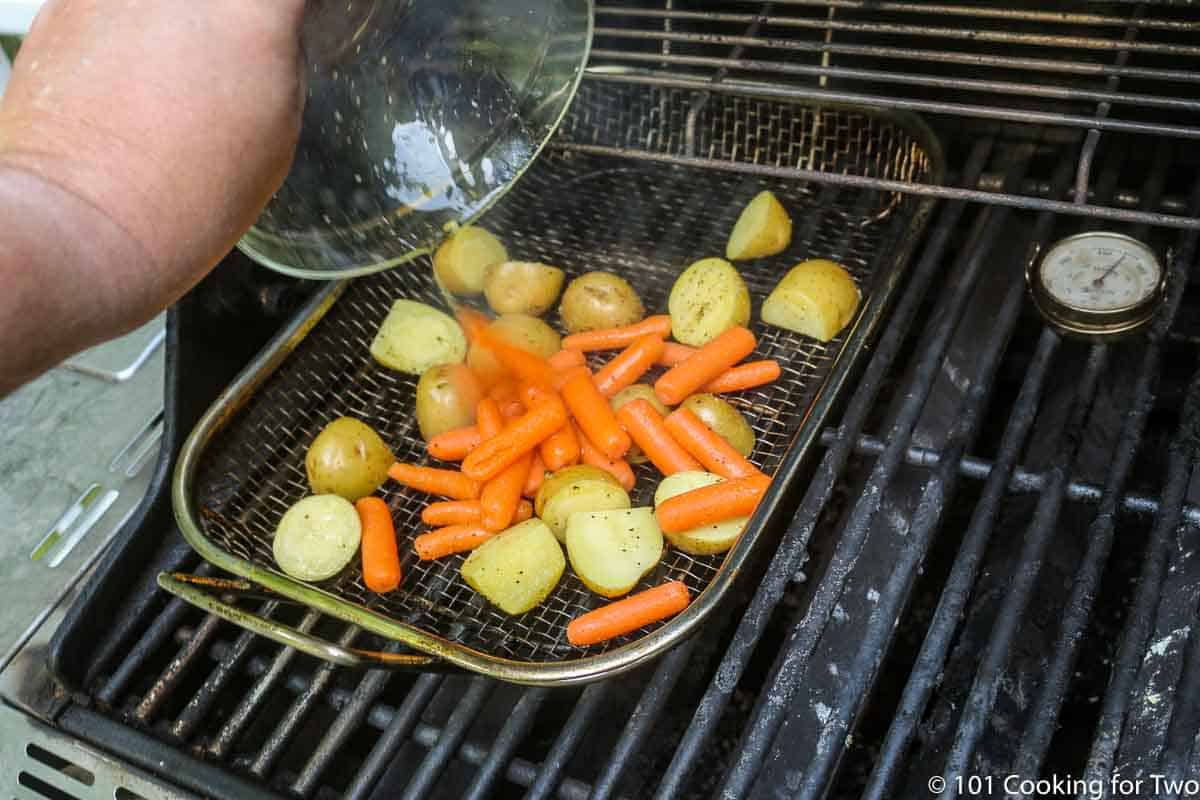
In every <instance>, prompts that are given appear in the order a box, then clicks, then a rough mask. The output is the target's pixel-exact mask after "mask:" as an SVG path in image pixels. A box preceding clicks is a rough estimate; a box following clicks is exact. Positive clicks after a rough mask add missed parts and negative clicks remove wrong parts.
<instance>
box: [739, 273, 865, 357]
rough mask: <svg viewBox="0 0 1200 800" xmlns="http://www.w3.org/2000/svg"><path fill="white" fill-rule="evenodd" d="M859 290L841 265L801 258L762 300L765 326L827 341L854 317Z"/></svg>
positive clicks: (858, 299) (859, 298) (859, 297)
mask: <svg viewBox="0 0 1200 800" xmlns="http://www.w3.org/2000/svg"><path fill="white" fill-rule="evenodd" d="M861 299H862V292H860V291H859V289H858V286H857V285H856V284H855V283H854V278H852V277H851V276H850V273H849V272H847V271H846V269H845V268H844V267H842V266H841V265H840V264H835V263H834V262H832V261H827V260H825V259H814V260H811V261H803V262H801V263H799V264H797V265H796V266H795V267H793V268H792V270H791V272H789V273H788V274H787V275H785V276H784V278H783V280H781V281H780V282H779V285H778V286H776V287H775V288H774V289H773V290H772V291H771V294H770V295H769V296H768V297H767V299H766V301H764V302H763V307H762V320H763V322H765V323H767V324H768V325H774V326H776V327H778V328H784V329H786V330H789V331H794V332H796V333H799V334H802V335H804V336H811V337H812V338H814V339H817V340H818V341H822V342H828V341H829V340H830V339H832V338H833V337H835V336H837V335H838V334H839V333H841V331H842V329H843V328H845V327H846V326H847V325H849V324H850V320H852V319H854V312H855V311H857V310H858V304H859V301H860V300H861Z"/></svg>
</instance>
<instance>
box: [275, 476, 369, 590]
mask: <svg viewBox="0 0 1200 800" xmlns="http://www.w3.org/2000/svg"><path fill="white" fill-rule="evenodd" d="M361 539H362V523H361V522H359V519H358V512H357V511H355V510H354V505H353V504H352V503H351V502H350V501H349V500H347V499H346V498H344V497H339V496H338V495H336V494H314V495H311V496H309V497H305V498H304V499H303V500H300V501H299V502H297V503H296V504H295V505H294V506H292V507H291V508H289V509H288V510H287V511H286V512H284V515H283V518H282V519H280V520H279V527H277V528H276V529H275V540H274V541H273V542H271V550H272V552H273V553H274V554H275V563H277V564H278V565H279V568H280V569H281V570H283V571H284V572H285V573H287V574H288V575H291V576H292V577H293V578H296V579H297V580H301V581H323V580H325V579H326V578H332V577H333V576H334V575H337V574H338V573H339V572H341V571H342V570H343V569H344V568H345V567H346V565H347V564H349V563H350V561H351V559H353V558H354V555H355V553H357V552H358V543H359V541H361Z"/></svg>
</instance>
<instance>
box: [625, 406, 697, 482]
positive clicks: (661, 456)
mask: <svg viewBox="0 0 1200 800" xmlns="http://www.w3.org/2000/svg"><path fill="white" fill-rule="evenodd" d="M617 419H618V420H620V422H621V424H622V425H623V426H625V430H626V431H628V432H629V438H631V439H633V441H635V442H637V445H638V447H640V448H642V451H643V452H644V453H645V454H646V457H647V458H649V459H650V461H651V462H652V463H653V464H654V466H656V467H658V469H659V471H660V472H662V474H663V475H674V474H675V473H676V472H686V471H687V470H698V469H700V462H698V461H696V459H694V458H692V457H691V456H690V455H688V452H687V450H685V449H684V448H682V447H680V445H679V442H677V441H675V439H673V438H672V437H671V434H670V433H669V432H668V431H667V428H666V426H664V425H663V418H662V416H661V415H660V414H659V413H658V411H657V410H655V408H654V406H652V405H650V403H649V402H648V401H646V400H644V399H642V398H640V397H639V398H638V399H637V400H631V401H629V402H628V403H626V404H625V405H623V406H621V409H620V410H619V411H618V412H617Z"/></svg>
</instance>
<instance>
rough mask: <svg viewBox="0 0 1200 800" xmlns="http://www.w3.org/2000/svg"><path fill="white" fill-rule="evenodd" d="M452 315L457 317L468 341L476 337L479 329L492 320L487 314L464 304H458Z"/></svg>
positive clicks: (472, 340)
mask: <svg viewBox="0 0 1200 800" xmlns="http://www.w3.org/2000/svg"><path fill="white" fill-rule="evenodd" d="M454 316H455V317H456V318H457V319H458V324H459V326H461V327H462V329H463V334H464V335H465V336H466V337H467V341H468V342H474V341H475V340H476V339H478V338H479V333H480V331H482V330H484V329H485V328H487V326H488V325H490V324H491V322H492V321H491V320H490V319H488V318H487V315H485V314H482V313H480V312H479V311H476V310H475V309H473V308H467V307H466V306H459V307H458V309H456V310H455V312H454Z"/></svg>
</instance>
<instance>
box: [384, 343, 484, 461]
mask: <svg viewBox="0 0 1200 800" xmlns="http://www.w3.org/2000/svg"><path fill="white" fill-rule="evenodd" d="M482 398H483V388H482V387H481V386H480V385H479V379H478V378H477V377H476V376H475V373H474V372H473V371H472V370H470V369H468V368H467V367H466V366H464V365H462V364H438V365H437V366H436V367H430V368H429V369H427V370H425V373H424V374H423V375H421V380H419V381H417V395H416V411H417V428H418V429H419V430H420V431H421V438H422V439H424V440H425V441H427V442H428V441H429V440H430V439H432V438H433V437H434V436H437V435H438V434H439V433H445V432H446V431H452V430H454V429H455V428H462V427H465V426H467V425H471V424H473V423H474V422H475V408H476V406H478V405H479V401H480V400H481V399H482ZM388 466H391V465H390V464H389V465H388Z"/></svg>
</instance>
